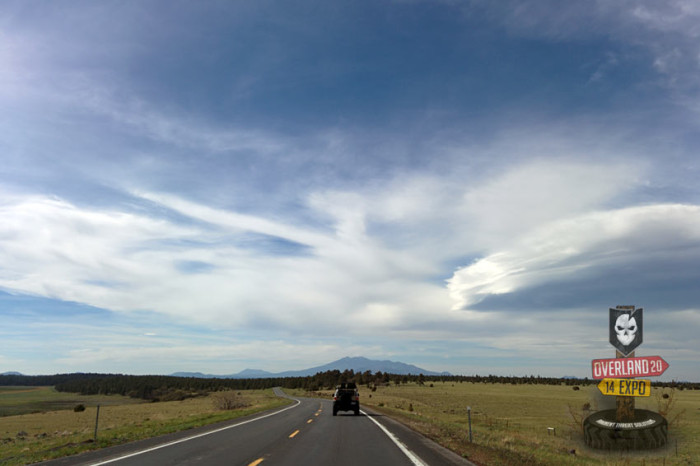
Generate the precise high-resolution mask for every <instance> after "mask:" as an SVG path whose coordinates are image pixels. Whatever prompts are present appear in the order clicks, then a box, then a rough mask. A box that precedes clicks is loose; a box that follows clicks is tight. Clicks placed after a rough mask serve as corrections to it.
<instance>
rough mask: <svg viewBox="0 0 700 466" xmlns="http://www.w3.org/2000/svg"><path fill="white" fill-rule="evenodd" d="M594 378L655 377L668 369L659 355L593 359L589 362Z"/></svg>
mask: <svg viewBox="0 0 700 466" xmlns="http://www.w3.org/2000/svg"><path fill="white" fill-rule="evenodd" d="M591 367H592V369H593V378H594V379H621V378H629V377H656V376H659V375H661V374H663V373H664V372H665V371H666V369H668V363H667V362H666V361H664V360H663V358H662V357H661V356H643V357H639V358H615V359H594V360H593V362H592V363H591Z"/></svg>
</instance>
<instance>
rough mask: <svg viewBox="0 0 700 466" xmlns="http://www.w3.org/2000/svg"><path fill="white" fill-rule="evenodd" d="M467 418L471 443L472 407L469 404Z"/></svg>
mask: <svg viewBox="0 0 700 466" xmlns="http://www.w3.org/2000/svg"><path fill="white" fill-rule="evenodd" d="M467 418H468V419H469V443H472V408H471V406H467Z"/></svg>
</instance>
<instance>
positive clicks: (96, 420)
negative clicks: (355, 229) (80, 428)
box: [94, 405, 100, 443]
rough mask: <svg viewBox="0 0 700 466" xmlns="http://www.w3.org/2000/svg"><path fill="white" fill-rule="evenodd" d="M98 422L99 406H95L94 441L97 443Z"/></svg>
mask: <svg viewBox="0 0 700 466" xmlns="http://www.w3.org/2000/svg"><path fill="white" fill-rule="evenodd" d="M99 422H100V405H97V416H96V417H95V438H94V441H95V443H97V425H98V424H99Z"/></svg>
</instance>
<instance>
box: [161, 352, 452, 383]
mask: <svg viewBox="0 0 700 466" xmlns="http://www.w3.org/2000/svg"><path fill="white" fill-rule="evenodd" d="M335 370H337V371H341V372H343V371H346V370H352V371H353V372H367V371H371V372H372V373H376V372H388V373H390V374H400V375H408V374H413V375H418V374H423V375H450V373H449V372H433V371H429V370H426V369H422V368H420V367H418V366H414V365H412V364H405V363H403V362H396V361H388V360H384V361H377V360H374V359H367V358H363V357H355V358H350V357H345V358H342V359H338V360H337V361H333V362H329V363H328V364H324V365H323V366H316V367H311V368H309V369H302V370H298V371H285V372H276V373H273V372H267V371H263V370H259V369H245V370H243V371H241V372H239V373H237V374H231V375H211V374H202V373H201V372H176V373H174V374H171V375H173V376H175V377H198V378H211V379H213V378H219V379H222V378H223V379H265V378H274V377H307V376H311V375H315V374H317V373H318V372H326V371H335Z"/></svg>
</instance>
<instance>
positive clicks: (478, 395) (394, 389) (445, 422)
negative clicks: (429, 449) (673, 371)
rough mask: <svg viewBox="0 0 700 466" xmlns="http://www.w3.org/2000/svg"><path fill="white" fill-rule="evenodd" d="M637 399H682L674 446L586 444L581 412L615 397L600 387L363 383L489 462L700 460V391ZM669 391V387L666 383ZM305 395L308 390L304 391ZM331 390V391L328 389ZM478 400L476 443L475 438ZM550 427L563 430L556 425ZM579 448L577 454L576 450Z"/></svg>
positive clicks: (412, 419) (407, 416)
mask: <svg viewBox="0 0 700 466" xmlns="http://www.w3.org/2000/svg"><path fill="white" fill-rule="evenodd" d="M659 390H660V389H654V391H655V392H656V395H659V399H658V400H657V397H656V396H651V397H648V398H637V400H636V406H637V407H638V408H643V409H650V410H652V411H657V409H658V406H657V405H658V403H659V401H663V403H668V401H669V400H675V401H674V403H675V406H674V407H673V408H672V410H671V412H670V413H669V415H668V416H667V419H669V420H671V419H673V418H674V417H675V416H677V415H680V417H679V418H678V420H677V421H676V422H673V423H672V425H671V426H670V428H669V445H668V446H667V447H666V448H664V449H661V450H653V451H645V452H641V453H633V454H632V453H630V454H628V453H610V452H601V451H598V450H592V449H589V448H588V447H586V446H585V445H584V443H583V434H582V431H581V427H580V419H581V418H582V417H583V416H586V415H587V414H588V413H589V411H585V410H584V409H583V407H584V405H585V404H587V403H588V404H590V405H591V408H592V409H596V408H598V409H603V408H607V406H603V405H604V404H606V403H613V404H614V397H602V395H600V393H599V391H598V389H597V388H596V387H595V386H586V387H580V390H574V389H573V387H570V386H563V385H558V386H550V385H509V384H474V383H441V382H437V383H433V386H432V387H431V386H430V384H426V385H424V386H420V385H416V384H406V385H399V386H396V385H391V386H389V387H382V386H380V387H378V388H377V390H376V391H374V392H372V391H370V390H368V389H367V388H366V387H362V388H361V390H360V392H361V397H360V399H361V403H362V404H364V405H365V406H369V407H372V408H375V409H377V410H378V411H381V412H383V413H385V414H387V415H390V416H392V417H394V418H397V419H399V420H400V421H402V422H404V423H406V424H408V425H410V426H411V427H413V428H414V429H415V430H417V431H419V432H422V433H423V434H425V435H426V436H428V437H430V438H432V439H433V440H435V441H437V442H438V443H440V444H442V445H443V446H445V447H447V448H450V449H451V450H453V451H455V452H457V453H459V454H460V455H463V456H464V457H467V458H469V459H470V460H472V461H474V462H476V463H478V464H484V465H489V466H490V465H519V466H520V465H587V464H591V465H633V464H634V465H636V464H644V465H695V464H699V463H700V441H699V440H698V439H700V391H692V390H690V391H689V390H685V391H674V393H673V394H672V395H671V398H669V399H666V400H664V399H663V398H661V397H660V395H661V394H662V392H660V391H659ZM665 392H666V393H668V394H670V390H669V389H666V390H665ZM298 394H300V395H301V392H299V393H298ZM320 394H321V396H326V397H330V396H331V395H332V392H321V393H320ZM468 406H469V407H471V417H472V433H473V442H472V443H470V442H469V439H468V413H467V407H468ZM548 427H553V428H555V429H556V435H555V434H554V432H552V431H550V430H548ZM572 450H575V453H572Z"/></svg>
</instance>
